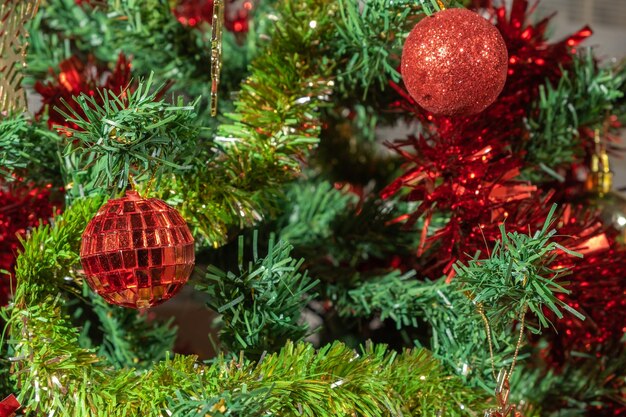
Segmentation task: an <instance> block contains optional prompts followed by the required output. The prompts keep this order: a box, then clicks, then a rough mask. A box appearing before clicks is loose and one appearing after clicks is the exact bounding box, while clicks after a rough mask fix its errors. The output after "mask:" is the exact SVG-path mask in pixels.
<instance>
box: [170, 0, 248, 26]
mask: <svg viewBox="0 0 626 417" xmlns="http://www.w3.org/2000/svg"><path fill="white" fill-rule="evenodd" d="M252 9H254V2H253V1H252V0H226V4H225V7H224V27H225V28H226V29H227V30H229V31H231V32H234V33H242V34H243V33H247V32H248V29H249V23H248V21H249V20H250V12H251V11H252ZM174 15H175V16H176V18H177V19H178V21H179V22H180V23H182V24H183V25H185V26H191V27H196V26H202V25H203V24H207V25H210V24H211V22H212V21H213V0H204V1H200V0H180V1H179V2H178V4H177V5H176V7H175V8H174Z"/></svg>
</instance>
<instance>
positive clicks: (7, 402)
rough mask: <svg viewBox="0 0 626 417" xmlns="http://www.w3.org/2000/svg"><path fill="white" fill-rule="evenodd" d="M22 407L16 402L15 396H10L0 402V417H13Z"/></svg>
mask: <svg viewBox="0 0 626 417" xmlns="http://www.w3.org/2000/svg"><path fill="white" fill-rule="evenodd" d="M21 406H22V405H21V404H20V403H19V401H17V398H15V395H13V394H11V395H9V396H8V397H6V398H5V399H4V400H2V401H0V417H11V416H14V415H15V413H16V412H17V410H19V408H20V407H21Z"/></svg>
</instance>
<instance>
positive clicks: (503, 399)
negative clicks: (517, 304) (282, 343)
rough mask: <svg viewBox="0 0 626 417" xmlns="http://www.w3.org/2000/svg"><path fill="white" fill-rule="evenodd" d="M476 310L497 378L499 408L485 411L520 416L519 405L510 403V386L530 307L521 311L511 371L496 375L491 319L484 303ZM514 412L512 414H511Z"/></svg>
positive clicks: (504, 416)
mask: <svg viewBox="0 0 626 417" xmlns="http://www.w3.org/2000/svg"><path fill="white" fill-rule="evenodd" d="M476 310H477V312H478V314H479V315H480V317H481V319H482V321H483V323H484V324H485V331H486V333H487V342H488V344H489V357H490V361H491V373H492V375H493V378H494V379H495V380H496V391H495V394H496V401H497V402H498V408H497V409H495V410H494V409H489V410H487V411H485V417H508V416H518V415H519V413H518V412H517V406H515V405H511V404H509V394H510V391H511V390H510V386H509V378H510V376H511V375H512V374H513V371H514V370H515V365H516V364H517V358H518V357H519V351H520V348H521V346H522V341H523V339H524V329H525V327H526V325H525V323H526V313H527V312H528V307H527V306H524V308H523V309H522V311H521V313H520V319H519V321H520V329H519V334H518V337H517V343H516V345H515V352H514V353H513V361H512V362H511V367H510V368H509V371H508V372H507V371H506V370H504V369H502V370H500V372H499V373H498V375H496V364H495V359H494V355H493V342H492V340H491V338H492V332H491V326H490V324H489V320H488V319H487V315H486V314H485V308H484V306H483V304H482V303H478V304H477V306H476ZM511 413H512V414H511Z"/></svg>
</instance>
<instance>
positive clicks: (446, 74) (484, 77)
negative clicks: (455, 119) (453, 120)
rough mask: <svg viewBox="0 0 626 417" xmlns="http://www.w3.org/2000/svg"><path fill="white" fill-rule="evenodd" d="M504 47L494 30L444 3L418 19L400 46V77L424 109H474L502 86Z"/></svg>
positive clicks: (489, 100) (464, 112)
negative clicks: (444, 7)
mask: <svg viewBox="0 0 626 417" xmlns="http://www.w3.org/2000/svg"><path fill="white" fill-rule="evenodd" d="M507 60H508V55H507V50H506V45H505V43H504V40H503V39H502V35H500V32H498V30H497V29H496V28H495V27H494V26H493V25H492V24H491V23H490V22H489V21H487V20H486V19H484V18H483V17H481V16H479V15H478V14H476V13H474V12H472V11H469V10H467V9H447V10H444V11H441V12H438V13H435V14H434V15H432V16H429V17H425V18H424V19H422V20H421V21H420V22H419V23H418V24H417V25H415V27H414V28H413V30H412V31H411V33H410V34H409V37H408V38H407V40H406V43H405V44H404V49H403V51H402V79H403V80H404V84H405V85H406V87H407V89H408V90H409V93H410V94H411V96H412V97H413V98H414V99H415V100H416V101H417V103H418V104H419V105H420V106H422V107H423V108H425V109H426V110H428V111H431V112H433V113H435V114H444V115H469V114H475V113H480V112H481V111H483V110H484V109H485V108H487V107H488V106H489V105H490V104H492V103H493V102H494V101H495V100H496V98H498V95H499V94H500V92H501V91H502V88H503V87H504V83H505V82H506V76H507Z"/></svg>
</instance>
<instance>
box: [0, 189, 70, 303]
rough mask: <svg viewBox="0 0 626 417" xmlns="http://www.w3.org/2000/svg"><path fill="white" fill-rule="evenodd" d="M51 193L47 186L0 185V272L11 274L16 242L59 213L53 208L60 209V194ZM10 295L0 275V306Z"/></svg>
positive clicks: (8, 284) (8, 285) (3, 275)
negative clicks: (28, 231)
mask: <svg viewBox="0 0 626 417" xmlns="http://www.w3.org/2000/svg"><path fill="white" fill-rule="evenodd" d="M53 191H54V190H53V189H52V186H51V185H49V186H47V187H45V188H33V185H32V184H18V185H15V184H10V185H7V184H4V185H3V184H0V270H4V271H7V272H8V273H9V274H12V273H13V270H14V268H15V259H16V255H17V252H18V250H19V249H20V248H21V243H20V240H19V238H20V237H24V235H25V234H26V232H27V230H29V229H30V228H32V227H36V226H37V225H39V223H40V222H41V221H43V222H44V223H47V221H48V219H50V218H51V217H52V216H53V215H54V214H58V213H59V212H60V210H58V209H56V210H55V208H54V207H60V206H61V204H62V199H61V198H60V197H61V195H60V194H61V193H57V194H56V195H55V193H53ZM11 292H12V282H11V275H7V274H6V273H0V306H4V305H6V303H7V301H8V299H9V297H10V294H11Z"/></svg>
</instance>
